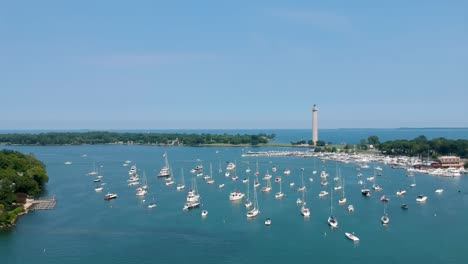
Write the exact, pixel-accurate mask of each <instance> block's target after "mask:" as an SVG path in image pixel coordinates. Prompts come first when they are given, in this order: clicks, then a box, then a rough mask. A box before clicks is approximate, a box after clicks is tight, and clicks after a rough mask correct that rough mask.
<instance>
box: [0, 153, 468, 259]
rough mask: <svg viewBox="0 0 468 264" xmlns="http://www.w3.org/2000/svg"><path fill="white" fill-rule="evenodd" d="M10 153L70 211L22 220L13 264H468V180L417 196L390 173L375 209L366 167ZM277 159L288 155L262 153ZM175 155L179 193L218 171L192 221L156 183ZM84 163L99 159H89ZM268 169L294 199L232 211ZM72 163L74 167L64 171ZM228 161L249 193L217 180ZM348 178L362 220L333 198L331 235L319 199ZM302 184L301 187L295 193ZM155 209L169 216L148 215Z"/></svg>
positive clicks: (6, 252)
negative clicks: (145, 190) (135, 180)
mask: <svg viewBox="0 0 468 264" xmlns="http://www.w3.org/2000/svg"><path fill="white" fill-rule="evenodd" d="M8 148H10V149H16V150H19V151H22V152H26V153H29V152H31V153H34V154H35V155H36V156H37V158H39V159H40V160H43V161H44V162H45V164H46V165H47V171H48V174H49V177H50V180H49V183H48V184H47V193H46V194H45V195H48V196H52V195H55V196H56V198H57V200H58V202H57V206H56V208H55V209H54V210H50V211H34V212H31V213H29V214H28V215H26V216H22V217H20V219H19V221H18V224H17V226H16V227H14V228H13V229H11V230H3V231H0V256H1V259H2V261H1V263H48V264H50V263H89V264H92V263H186V262H188V261H191V262H193V263H259V262H262V263H264V262H266V261H269V262H270V263H285V262H288V261H289V262H290V261H294V262H309V263H313V262H322V263H344V262H347V263H363V262H364V263H367V262H374V261H378V262H379V263H403V262H409V261H417V262H418V263H466V262H465V261H466V257H465V254H464V250H465V249H466V243H465V237H466V236H467V235H468V226H467V225H466V223H467V222H468V210H467V205H468V181H467V179H466V177H460V178H440V177H433V176H428V175H422V174H416V176H415V179H416V183H417V186H416V187H415V188H410V187H409V184H410V183H412V180H413V179H412V178H409V177H406V173H405V172H404V171H402V170H396V169H391V168H390V167H388V166H383V165H381V166H382V167H383V173H382V176H380V177H376V180H377V183H378V184H379V185H381V186H382V187H383V189H384V190H383V191H382V192H380V193H375V192H373V195H372V196H371V197H370V198H364V197H362V196H361V194H360V189H361V187H362V186H360V185H358V184H357V181H358V178H357V176H356V174H357V171H356V167H357V166H356V165H354V164H343V163H338V164H336V163H335V162H331V161H327V162H325V163H322V161H320V160H318V159H315V158H293V157H270V158H268V157H258V158H256V157H241V154H242V152H243V151H246V150H248V149H243V148H240V147H232V148H219V147H169V148H167V147H156V146H119V145H116V146H61V147H26V146H25V147H8ZM269 149H277V148H261V150H269ZM256 150H258V148H256ZM165 151H167V153H168V158H169V162H170V165H171V167H172V168H173V171H174V172H175V178H176V181H180V180H181V176H180V168H184V169H185V182H186V185H187V186H189V185H190V181H191V179H192V177H193V175H192V174H191V173H189V170H190V169H191V168H193V167H194V166H195V165H196V164H197V161H196V159H201V160H203V165H204V167H205V168H209V163H210V162H211V163H212V165H213V171H214V175H215V181H216V182H215V184H213V185H208V184H206V183H205V182H204V181H203V179H202V178H201V177H198V178H197V183H198V189H199V192H200V194H201V196H202V206H201V208H198V209H194V210H191V211H182V206H183V204H184V201H185V198H186V191H187V190H185V191H176V190H175V185H172V186H170V187H168V186H166V185H165V184H164V181H163V180H161V179H157V178H156V176H155V175H156V174H157V172H158V171H159V168H160V167H161V166H162V164H163V162H164V160H163V157H162V154H163V153H164V152H165ZM83 154H87V156H86V157H81V156H82V155H83ZM125 160H131V161H132V162H135V163H136V165H137V166H138V170H139V174H140V175H142V174H143V171H145V172H146V175H147V177H148V184H149V194H148V195H147V196H146V198H145V201H143V199H139V198H137V197H136V196H135V187H129V186H127V182H126V180H127V179H128V169H129V167H124V166H122V165H123V162H124V161H125ZM257 160H258V163H259V170H260V174H261V176H263V175H264V174H265V173H266V172H267V170H269V172H270V173H272V171H271V168H272V166H276V167H277V168H278V171H277V172H276V174H275V173H272V174H273V176H274V177H275V176H280V175H282V173H281V172H282V171H283V170H284V169H285V168H289V169H291V171H292V173H291V175H290V176H283V186H282V187H283V192H285V193H286V196H285V197H284V198H283V199H282V200H277V199H275V197H274V193H275V192H277V191H278V190H279V184H277V183H274V182H273V181H272V186H273V190H272V191H271V192H270V193H260V192H259V193H258V197H259V205H260V211H261V213H260V215H259V216H258V217H257V218H255V219H247V218H246V216H245V213H246V209H245V208H244V205H243V202H238V203H235V202H230V201H229V199H228V196H229V192H230V191H233V190H235V189H240V190H242V191H244V192H245V191H246V188H247V185H246V184H243V183H242V181H241V180H242V179H243V178H244V177H248V174H246V173H245V169H246V168H247V167H250V168H251V169H252V172H251V174H250V177H252V173H253V172H254V171H255V163H256V161H257ZM65 161H72V162H73V164H72V165H64V162H65ZM227 161H236V162H237V165H238V166H237V167H238V170H237V174H238V175H239V180H238V181H232V180H231V179H230V178H226V177H225V176H224V172H223V173H222V174H218V173H217V172H218V166H219V163H220V162H221V165H222V168H223V171H224V169H225V165H226V162H227ZM93 164H96V166H98V167H101V166H102V167H101V169H102V175H103V176H104V177H103V181H104V182H106V183H107V184H106V185H105V186H104V191H103V192H102V193H96V192H95V191H94V186H95V185H94V183H93V181H92V180H93V177H91V176H88V175H86V174H87V173H88V172H89V171H90V170H91V169H92V167H93ZM322 165H323V166H325V169H326V171H327V172H329V173H330V175H331V178H330V179H329V182H330V185H329V186H327V187H323V186H321V185H320V178H319V176H318V174H316V175H312V171H313V170H314V168H315V169H317V170H319V171H320V170H321V167H322ZM370 165H371V168H370V169H362V170H361V172H362V173H363V174H364V176H363V180H364V181H365V178H366V177H367V176H370V175H372V174H373V173H374V172H373V169H372V167H374V166H375V165H376V164H370ZM337 167H339V168H340V169H341V174H342V176H343V178H345V195H346V197H347V198H348V203H347V204H353V205H354V207H355V212H354V213H349V212H348V211H347V209H346V206H339V205H338V202H337V200H338V198H339V197H340V196H341V191H333V192H334V202H333V208H334V215H335V216H336V217H337V218H338V220H339V228H338V229H336V230H330V228H329V227H328V225H327V222H326V220H327V217H328V215H329V212H330V197H327V198H319V197H318V193H319V192H320V191H321V190H327V191H329V192H331V190H330V189H332V187H333V186H334V184H335V183H334V182H333V180H332V178H333V177H334V176H335V174H336V168H337ZM301 168H304V169H305V170H304V182H305V184H306V186H307V192H306V196H305V199H306V201H307V204H308V207H309V208H310V209H311V217H310V219H304V218H303V217H302V216H301V215H300V211H299V209H300V208H299V206H298V205H296V199H297V198H299V197H301V198H302V194H301V193H299V192H297V191H296V190H295V188H297V186H298V185H300V182H301V177H300V175H301ZM205 172H208V171H207V170H205ZM274 177H273V179H274ZM309 178H313V182H311V181H310V180H309ZM251 180H252V178H251ZM260 181H261V183H262V185H263V184H265V182H264V181H263V180H260ZM290 182H295V183H296V186H295V187H294V188H291V187H290V186H289V183H290ZM220 183H225V187H224V188H223V189H219V188H218V185H219V184H220ZM367 187H369V188H370V187H371V185H370V184H367ZM251 188H252V187H251ZM400 188H405V189H407V191H408V192H407V195H406V197H404V198H399V197H396V195H395V192H396V191H397V190H398V189H400ZM437 188H443V189H444V192H443V194H441V195H437V194H435V193H434V191H435V189H437ZM458 190H460V192H458ZM107 191H111V192H115V193H117V194H118V195H119V197H118V199H115V200H112V201H104V200H103V196H104V194H105V193H106V192H107ZM382 194H386V195H387V196H389V197H390V202H389V203H388V207H387V209H386V211H387V213H388V215H389V217H390V219H391V221H390V224H389V225H388V226H386V227H384V226H382V225H381V224H380V217H381V216H382V214H383V209H384V207H383V203H382V202H381V201H380V200H379V197H380V196H381V195H382ZM418 194H425V195H427V196H428V201H427V202H426V203H425V204H417V203H416V201H415V198H416V196H417V195H418ZM251 195H252V189H251ZM153 197H154V200H155V202H156V204H157V207H156V208H154V209H148V208H147V207H146V206H147V204H148V203H149V202H151V201H152V200H153ZM402 202H406V203H407V204H408V205H409V210H407V211H403V210H401V209H400V204H401V203H402ZM202 209H206V210H208V211H209V214H208V216H207V217H205V218H202V217H201V215H200V213H201V210H202ZM266 217H270V218H271V219H272V226H270V227H266V226H265V225H264V220H265V218H266ZM344 232H355V234H356V235H357V236H359V237H360V239H361V242H360V243H359V244H353V243H352V242H351V241H349V240H347V239H346V238H345V236H344ZM4 261H5V262H4Z"/></svg>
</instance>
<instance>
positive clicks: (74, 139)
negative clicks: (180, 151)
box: [0, 131, 275, 146]
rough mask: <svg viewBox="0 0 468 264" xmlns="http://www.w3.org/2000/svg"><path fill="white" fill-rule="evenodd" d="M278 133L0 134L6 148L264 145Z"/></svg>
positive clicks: (100, 132)
mask: <svg viewBox="0 0 468 264" xmlns="http://www.w3.org/2000/svg"><path fill="white" fill-rule="evenodd" d="M274 138H275V134H265V133H260V134H255V135H247V134H244V135H241V134H234V135H230V134H226V133H225V134H209V133H201V134H195V133H191V134H186V133H123V132H106V131H90V132H49V133H39V134H28V133H24V134H17V133H14V134H13V133H12V134H0V144H7V145H42V146H46V145H83V144H146V145H184V146H202V145H234V146H236V145H252V146H256V145H261V144H267V143H268V142H270V141H271V140H273V139H274Z"/></svg>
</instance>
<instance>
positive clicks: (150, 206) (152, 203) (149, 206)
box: [147, 192, 156, 209]
mask: <svg viewBox="0 0 468 264" xmlns="http://www.w3.org/2000/svg"><path fill="white" fill-rule="evenodd" d="M147 207H148V208H149V209H153V208H155V207H156V203H155V202H154V192H153V199H152V202H151V203H150V204H148V206H147Z"/></svg>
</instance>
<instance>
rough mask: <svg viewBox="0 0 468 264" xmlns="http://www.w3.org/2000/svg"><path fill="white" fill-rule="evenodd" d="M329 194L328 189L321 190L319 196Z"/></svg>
mask: <svg viewBox="0 0 468 264" xmlns="http://www.w3.org/2000/svg"><path fill="white" fill-rule="evenodd" d="M327 195H328V192H327V191H320V192H319V197H325V196H327Z"/></svg>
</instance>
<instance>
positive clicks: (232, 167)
mask: <svg viewBox="0 0 468 264" xmlns="http://www.w3.org/2000/svg"><path fill="white" fill-rule="evenodd" d="M235 168H236V164H235V163H233V162H229V163H228V164H227V166H226V170H234V169H235Z"/></svg>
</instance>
